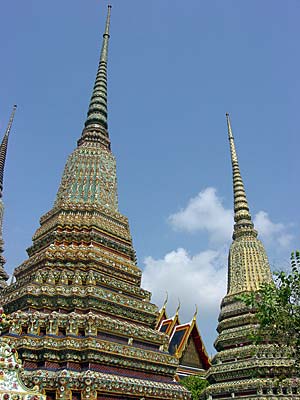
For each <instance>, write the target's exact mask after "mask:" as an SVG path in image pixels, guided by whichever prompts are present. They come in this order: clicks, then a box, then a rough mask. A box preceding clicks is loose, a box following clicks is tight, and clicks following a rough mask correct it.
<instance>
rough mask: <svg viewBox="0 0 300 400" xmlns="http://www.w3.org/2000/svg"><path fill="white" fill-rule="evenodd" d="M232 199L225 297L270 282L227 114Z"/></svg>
mask: <svg viewBox="0 0 300 400" xmlns="http://www.w3.org/2000/svg"><path fill="white" fill-rule="evenodd" d="M226 119H227V127H228V138H229V144H230V154H231V163H232V177H233V195H234V221H235V224H234V230H233V243H232V245H231V247H230V252H229V265H228V294H234V293H240V292H243V291H250V290H258V289H259V287H260V285H261V284H262V283H264V282H270V281H271V280H272V276H271V270H270V266H269V261H268V258H267V255H266V251H265V249H264V246H263V244H262V243H261V242H260V240H258V239H257V231H256V230H255V229H254V225H253V222H252V219H251V214H250V211H249V205H248V201H247V197H246V192H245V188H244V183H243V180H242V176H241V172H240V168H239V163H238V157H237V153H236V149H235V143H234V138H233V134H232V129H231V123H230V118H229V114H226Z"/></svg>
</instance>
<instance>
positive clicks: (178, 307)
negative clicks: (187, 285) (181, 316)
mask: <svg viewBox="0 0 300 400" xmlns="http://www.w3.org/2000/svg"><path fill="white" fill-rule="evenodd" d="M180 306H181V304H180V299H178V306H177V309H176V313H175V315H176V314H178V313H179V310H180Z"/></svg>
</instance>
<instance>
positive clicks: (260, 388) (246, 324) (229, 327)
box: [203, 295, 300, 400]
mask: <svg viewBox="0 0 300 400" xmlns="http://www.w3.org/2000/svg"><path fill="white" fill-rule="evenodd" d="M256 329H257V325H256V321H255V314H254V313H251V312H250V311H249V309H248V308H247V307H246V306H245V304H244V303H243V302H241V301H238V300H237V297H236V295H227V296H226V297H225V298H224V299H223V301H222V304H221V313H220V317H219V325H218V332H219V336H218V338H217V340H216V342H215V347H216V349H217V351H218V353H217V354H216V355H215V357H214V358H213V360H212V366H211V368H210V370H209V371H208V374H207V379H208V380H209V382H210V383H211V386H209V387H208V388H207V389H206V391H205V394H204V396H203V398H206V399H210V400H211V399H231V398H233V397H234V398H241V399H269V398H272V399H277V398H278V399H279V398H280V399H283V398H293V399H300V385H299V380H298V379H297V378H292V377H291V369H292V367H293V365H294V361H293V360H292V358H291V357H290V354H291V352H290V349H289V348H288V347H284V346H278V345H275V344H269V343H261V344H258V345H257V344H253V341H252V340H251V334H253V333H254V332H255V330H256Z"/></svg>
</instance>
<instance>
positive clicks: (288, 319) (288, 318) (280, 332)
mask: <svg viewBox="0 0 300 400" xmlns="http://www.w3.org/2000/svg"><path fill="white" fill-rule="evenodd" d="M274 278H275V279H274V283H271V284H263V285H262V286H261V288H260V290H259V291H257V292H251V293H248V294H245V295H243V296H242V299H243V300H244V301H245V303H246V304H247V305H248V306H249V307H251V308H253V309H255V311H256V317H257V321H258V324H259V328H258V331H257V332H256V333H255V334H254V335H253V339H254V341H256V342H260V341H262V340H266V339H267V340H270V341H271V342H272V343H278V344H283V345H288V346H291V347H292V349H293V350H292V353H293V354H292V356H293V357H294V358H295V359H296V367H297V368H299V366H300V253H299V251H297V252H296V253H292V255H291V269H290V271H289V272H284V271H281V272H277V273H274Z"/></svg>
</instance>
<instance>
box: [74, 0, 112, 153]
mask: <svg viewBox="0 0 300 400" xmlns="http://www.w3.org/2000/svg"><path fill="white" fill-rule="evenodd" d="M110 13H111V5H109V6H108V9H107V17H106V24H105V29H104V33H103V40H102V48H101V53H100V61H99V66H98V71H97V75H96V80H95V84H94V88H93V93H92V97H91V100H90V104H89V109H88V112H87V119H86V121H85V124H84V126H85V127H84V129H83V132H82V135H81V138H80V139H79V140H78V145H81V144H82V143H83V142H84V141H86V140H88V141H91V142H100V143H102V144H103V145H104V146H106V147H108V148H110V140H109V136H108V131H107V59H108V43H109V38H110V34H109V28H110Z"/></svg>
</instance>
